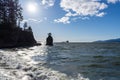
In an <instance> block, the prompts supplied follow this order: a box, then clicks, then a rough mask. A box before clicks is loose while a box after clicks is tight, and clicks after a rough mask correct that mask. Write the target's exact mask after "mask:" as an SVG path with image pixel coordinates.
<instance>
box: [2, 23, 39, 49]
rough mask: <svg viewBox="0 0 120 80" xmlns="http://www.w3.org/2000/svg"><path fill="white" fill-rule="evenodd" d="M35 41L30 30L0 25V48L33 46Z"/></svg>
mask: <svg viewBox="0 0 120 80" xmlns="http://www.w3.org/2000/svg"><path fill="white" fill-rule="evenodd" d="M36 43H37V42H36V40H35V38H34V36H33V32H32V30H22V29H21V28H19V27H13V28H10V25H7V27H6V26H3V27H2V26H1V25H0V48H12V47H25V46H34V45H35V44H36Z"/></svg>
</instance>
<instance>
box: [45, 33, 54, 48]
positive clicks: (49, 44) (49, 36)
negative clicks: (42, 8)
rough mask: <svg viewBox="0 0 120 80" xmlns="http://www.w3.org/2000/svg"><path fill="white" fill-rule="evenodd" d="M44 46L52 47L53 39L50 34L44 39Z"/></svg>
mask: <svg viewBox="0 0 120 80" xmlns="http://www.w3.org/2000/svg"><path fill="white" fill-rule="evenodd" d="M46 45H48V46H53V38H52V34H51V33H48V37H47V39H46Z"/></svg>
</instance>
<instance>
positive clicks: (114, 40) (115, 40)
mask: <svg viewBox="0 0 120 80" xmlns="http://www.w3.org/2000/svg"><path fill="white" fill-rule="evenodd" d="M95 42H120V38H117V39H109V40H99V41H95Z"/></svg>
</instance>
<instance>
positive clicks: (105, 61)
mask: <svg viewBox="0 0 120 80" xmlns="http://www.w3.org/2000/svg"><path fill="white" fill-rule="evenodd" d="M6 79H8V80H120V43H97V44H96V43H69V44H66V43H56V44H55V45H54V46H53V47H48V46H35V47H31V48H16V49H3V50H2V49H1V50H0V80H6Z"/></svg>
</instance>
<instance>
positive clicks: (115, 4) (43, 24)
mask: <svg viewBox="0 0 120 80" xmlns="http://www.w3.org/2000/svg"><path fill="white" fill-rule="evenodd" d="M19 1H20V4H21V6H22V8H23V16H24V20H23V21H22V22H21V27H22V26H23V24H24V22H27V23H28V25H30V26H31V27H32V29H33V33H34V36H35V39H36V40H37V41H41V42H44V41H45V39H46V37H47V34H48V33H49V32H51V33H52V36H53V38H54V41H55V42H63V41H67V40H69V41H70V42H92V41H96V40H107V39H115V38H120V18H119V17H120V0H19Z"/></svg>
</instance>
